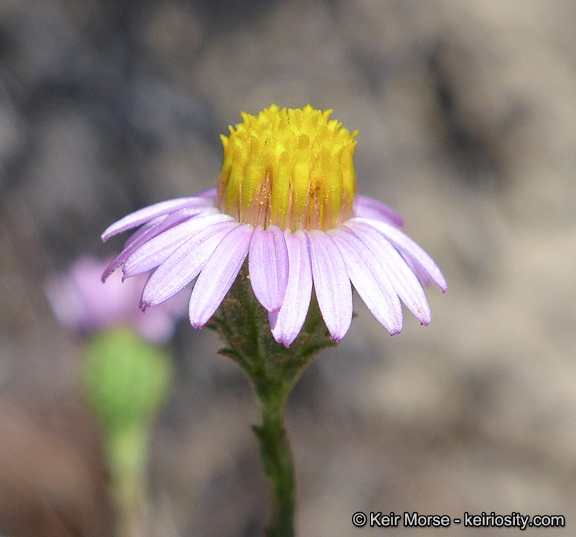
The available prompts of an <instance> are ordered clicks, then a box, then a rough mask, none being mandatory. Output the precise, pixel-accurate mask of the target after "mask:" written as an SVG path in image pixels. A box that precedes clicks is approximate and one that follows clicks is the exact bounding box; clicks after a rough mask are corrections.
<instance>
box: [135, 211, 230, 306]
mask: <svg viewBox="0 0 576 537" xmlns="http://www.w3.org/2000/svg"><path fill="white" fill-rule="evenodd" d="M238 225H239V224H238V223H237V222H235V221H230V220H227V221H225V222H219V223H216V224H213V225H211V226H209V227H207V228H205V229H203V230H202V231H201V232H200V233H197V234H196V235H195V236H194V237H193V238H191V239H190V240H188V241H186V242H185V243H184V244H182V245H181V246H180V247H179V248H177V249H176V250H174V251H173V252H172V253H171V254H170V255H169V256H168V257H167V259H166V261H164V262H163V263H162V264H161V265H160V266H159V267H158V268H157V269H156V270H155V271H154V272H153V273H152V275H151V276H150V278H149V279H148V282H147V283H146V287H145V288H144V292H143V293H142V300H141V304H140V307H141V308H142V309H145V308H147V307H148V306H155V305H156V304H160V303H161V302H164V301H165V300H167V299H168V298H170V297H171V296H173V295H175V294H176V293H177V292H178V291H180V290H181V289H182V288H183V287H185V286H186V285H187V284H188V283H190V282H191V281H192V280H193V279H194V278H196V276H198V274H199V273H200V271H201V270H202V269H203V268H204V265H205V264H206V262H207V261H208V259H209V258H210V256H211V255H212V254H213V253H214V250H215V249H216V247H217V246H218V244H220V241H221V240H222V239H223V238H224V237H225V236H226V235H227V234H228V233H230V231H231V230H232V229H234V228H235V227H237V226H238Z"/></svg>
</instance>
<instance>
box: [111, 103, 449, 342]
mask: <svg viewBox="0 0 576 537" xmlns="http://www.w3.org/2000/svg"><path fill="white" fill-rule="evenodd" d="M331 112H332V111H331V110H327V111H324V112H322V111H320V110H315V109H313V108H312V107H311V106H310V105H307V106H305V107H304V108H303V109H286V108H282V109H279V108H278V107H277V106H275V105H272V106H271V107H269V108H267V109H265V110H263V111H262V112H260V113H259V114H258V115H257V116H252V115H249V114H243V115H242V117H243V120H244V121H243V123H240V124H238V125H236V127H230V134H229V136H221V139H222V143H223V145H224V162H223V165H222V171H221V173H220V178H219V182H218V187H217V188H212V189H209V190H207V191H205V192H202V193H200V194H198V195H197V196H195V197H189V198H179V199H174V200H170V201H164V202H161V203H157V204H155V205H151V206H150V207H146V208H144V209H141V210H139V211H136V212H134V213H132V214H130V215H128V216H126V217H124V218H122V219H121V220H119V221H118V222H116V223H115V224H113V225H111V226H110V227H109V228H108V229H107V230H106V231H105V232H104V233H103V235H102V239H103V240H104V241H106V240H107V239H108V238H110V237H112V236H113V235H116V234H118V233H121V232H123V231H127V230H129V229H133V228H135V227H138V226H142V227H140V229H139V230H138V231H136V232H135V233H134V234H133V235H132V236H131V237H130V238H129V239H128V241H127V242H126V244H125V246H124V250H123V251H122V252H121V253H120V255H119V256H118V257H116V259H114V261H112V262H111V263H110V265H109V266H108V267H107V269H106V270H105V271H104V274H103V280H105V279H106V278H107V277H108V276H109V275H110V274H111V273H112V272H113V271H114V270H116V269H117V268H119V267H120V266H122V267H123V273H124V278H129V277H132V276H136V275H138V274H142V273H144V272H147V271H150V270H152V269H154V272H153V273H152V274H151V276H150V278H149V279H148V282H147V283H146V286H145V287H144V291H143V293H142V297H141V302H140V307H141V308H142V310H145V309H146V308H148V307H149V306H155V305H157V304H160V303H161V302H163V301H165V300H167V299H168V298H170V297H171V296H173V295H174V294H176V293H177V292H178V291H180V290H181V289H182V288H183V287H184V286H185V285H186V284H188V283H189V282H191V281H193V280H194V279H195V278H197V280H196V284H195V286H194V289H193V291H192V295H191V297H190V304H189V316H190V322H191V324H192V326H194V327H195V328H200V327H202V326H203V325H204V324H206V323H207V322H208V320H209V319H210V318H211V317H212V315H213V314H214V313H215V311H216V309H217V308H218V306H219V305H220V303H221V302H222V300H223V299H224V297H225V296H226V294H227V292H228V290H229V289H230V287H231V286H232V284H233V282H234V280H235V279H236V277H237V276H238V273H239V271H240V269H241V267H242V265H243V264H244V261H245V260H246V258H247V257H248V271H249V277H250V282H251V285H252V289H253V291H254V295H255V296H256V298H257V299H258V301H259V302H260V304H261V305H262V306H263V307H264V308H265V309H266V310H267V311H268V315H269V320H270V328H271V331H272V334H273V336H274V338H275V339H276V341H278V342H279V343H282V344H284V345H285V346H286V347H288V346H289V345H290V344H291V343H292V342H293V341H294V340H295V339H296V337H297V336H298V334H299V333H300V330H301V328H302V326H303V324H304V321H305V319H306V314H307V312H308V307H309V305H310V300H311V296H312V295H311V293H312V288H314V291H315V294H316V297H317V300H318V305H319V308H320V311H321V313H322V317H323V319H324V322H325V324H326V327H327V329H328V331H329V333H330V336H331V338H332V339H334V340H340V339H342V338H343V337H344V335H345V334H346V332H347V331H348V329H349V327H350V323H351V320H352V288H351V283H352V285H353V286H354V288H355V289H356V291H357V292H358V294H359V295H360V297H361V298H362V300H363V301H364V302H365V304H366V305H367V307H368V308H369V310H370V311H371V312H372V314H373V315H374V316H375V317H376V319H377V320H378V321H379V322H380V323H381V324H382V325H384V327H385V328H386V329H387V330H388V331H389V332H390V333H391V334H397V333H399V332H400V331H401V330H402V306H401V302H400V301H402V302H404V304H405V305H406V307H407V308H408V309H409V310H410V311H411V312H412V313H413V314H414V315H415V316H416V318H417V319H418V320H419V321H420V322H421V323H422V324H424V325H426V324H428V323H429V322H430V308H429V305H428V302H427V300H426V296H425V294H424V291H423V289H422V286H421V284H420V282H419V279H420V280H421V281H422V282H423V283H424V284H429V283H435V284H436V285H437V286H438V287H439V288H440V289H441V290H442V291H445V290H446V282H445V280H444V277H443V276H442V273H441V272H440V270H439V268H438V267H437V266H436V264H435V263H434V261H433V260H432V259H431V258H430V257H429V255H428V254H427V253H426V252H425V251H424V250H423V249H422V248H421V247H420V246H418V245H417V244H416V243H415V242H414V241H413V240H412V239H410V238H409V237H408V236H407V235H405V234H404V233H403V232H402V231H400V228H401V227H402V219H401V217H400V216H399V215H398V214H397V213H396V212H395V211H394V210H393V209H391V208H389V207H387V206H386V205H384V204H383V203H381V202H379V201H376V200H374V199H371V198H368V197H365V196H362V195H359V194H357V192H356V190H357V189H356V174H355V171H354V163H353V154H354V149H355V146H356V140H355V138H356V134H357V132H356V131H355V132H352V133H350V132H349V131H348V130H347V129H346V128H344V127H342V124H341V123H340V122H338V121H336V120H331V119H329V116H330V114H331Z"/></svg>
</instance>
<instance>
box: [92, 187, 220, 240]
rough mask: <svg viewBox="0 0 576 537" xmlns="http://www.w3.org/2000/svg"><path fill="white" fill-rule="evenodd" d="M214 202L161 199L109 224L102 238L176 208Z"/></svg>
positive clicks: (212, 202) (205, 204)
mask: <svg viewBox="0 0 576 537" xmlns="http://www.w3.org/2000/svg"><path fill="white" fill-rule="evenodd" d="M213 204H214V201H213V200H212V199H211V198H197V197H193V198H177V199H173V200H167V201H161V202H160V203H155V204H153V205H150V206H148V207H144V208H143V209H139V210H138V211H135V212H133V213H130V214H129V215H127V216H125V217H124V218H121V219H120V220H118V221H117V222H115V223H114V224H112V225H111V226H109V227H108V228H107V229H106V230H105V231H104V233H102V240H103V241H104V242H106V241H107V240H108V239H109V238H110V237H112V236H113V235H117V234H118V233H122V232H123V231H127V230H128V229H132V228H134V227H137V226H140V225H142V224H145V223H146V222H149V221H150V220H152V219H154V218H158V217H159V216H164V215H166V214H170V213H173V212H174V211H177V210H178V209H183V208H185V207H209V206H211V205H213Z"/></svg>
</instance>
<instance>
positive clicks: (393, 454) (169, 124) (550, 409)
mask: <svg viewBox="0 0 576 537" xmlns="http://www.w3.org/2000/svg"><path fill="white" fill-rule="evenodd" d="M272 102H275V103H277V104H279V105H281V106H303V105H304V104H306V103H308V102H310V103H312V104H313V105H314V106H315V107H317V108H333V109H334V114H333V115H334V117H336V118H338V119H339V120H341V121H343V123H344V124H345V125H346V126H347V127H348V128H350V129H351V130H352V129H359V131H360V134H359V136H358V149H357V154H356V167H357V172H358V182H359V187H360V190H361V191H362V192H363V193H365V194H367V195H371V196H373V197H376V198H379V199H381V200H383V201H385V202H387V203H388V204H390V205H392V206H393V207H395V208H396V209H398V210H399V211H400V213H401V214H403V216H404V217H405V219H406V222H407V225H406V231H407V232H408V233H409V234H410V235H411V236H412V237H413V238H414V239H416V240H417V241H418V242H419V243H420V244H421V245H423V246H424V247H425V248H426V249H427V251H428V252H429V253H430V254H431V255H432V256H433V257H434V258H435V259H436V260H437V261H438V263H439V265H440V266H441V268H442V269H443V271H444V274H445V276H446V278H447V280H448V283H449V290H448V292H447V293H446V294H445V295H442V294H441V293H440V292H439V291H438V290H437V289H430V290H429V292H428V296H429V299H430V302H431V307H432V312H433V317H434V318H433V322H432V324H431V325H430V326H428V327H426V328H422V327H420V326H419V324H418V322H417V321H416V320H415V319H414V318H412V317H411V316H409V315H406V322H405V329H404V331H403V333H402V334H401V335H399V336H396V337H393V338H391V337H390V336H389V335H388V334H387V332H386V331H385V330H384V329H383V328H382V327H381V326H380V325H379V324H378V323H377V322H376V321H375V320H374V319H373V318H372V317H371V315H370V314H369V312H368V311H367V310H366V308H365V307H364V305H363V304H361V302H360V301H358V302H357V304H356V312H357V313H358V317H357V318H356V319H355V321H354V323H353V326H352V329H351V330H350V333H349V335H348V336H347V337H346V338H345V339H344V340H343V342H342V343H341V344H340V345H339V346H338V347H337V348H336V349H332V350H330V351H328V352H325V353H324V354H323V355H322V356H321V357H320V358H319V359H318V360H317V361H316V362H315V363H314V364H313V366H312V367H311V369H310V370H309V371H307V372H306V374H305V375H304V377H303V378H302V380H301V382H300V384H299V385H298V387H297V389H296V391H295V392H294V394H293V396H292V398H291V400H290V404H289V413H288V418H287V428H288V432H289V435H290V437H291V441H292V447H293V451H294V456H295V460H296V466H297V472H298V478H299V489H298V491H299V512H298V529H299V535H300V536H302V537H308V536H323V535H330V536H332V537H346V536H352V535H359V534H360V533H362V534H367V535H376V534H381V533H385V534H386V535H387V536H388V537H394V536H404V535H412V534H413V533H414V535H416V534H418V535H419V536H422V537H425V536H427V535H440V533H441V534H442V535H463V536H466V537H468V536H477V535H478V536H484V535H486V536H488V535H504V534H506V535H508V533H509V532H510V531H518V530H505V529H500V530H498V529H494V530H490V529H471V528H468V529H467V528H463V527H458V526H456V527H451V528H450V529H449V530H438V529H434V528H428V529H418V530H410V529H404V528H401V527H400V528H396V529H394V528H390V529H383V528H380V529H373V530H371V529H369V528H364V529H363V530H358V529H355V528H354V527H353V526H352V524H351V516H352V514H353V513H354V512H356V511H359V510H361V511H366V512H368V511H383V512H387V511H395V512H396V513H402V512H404V511H418V512H419V513H423V514H448V515H450V516H452V517H457V516H462V514H463V513H464V511H468V512H471V513H475V514H480V513H481V512H482V511H486V512H491V511H494V512H496V513H497V514H510V513H511V512H520V513H522V514H525V515H536V514H563V515H565V516H566V520H567V528H565V529H545V530H538V529H531V530H528V531H527V533H528V534H531V535H540V534H544V533H545V534H546V535H548V536H555V535H568V534H570V532H571V531H573V530H570V529H569V528H570V527H572V528H573V527H574V525H575V524H576V509H575V508H574V505H576V352H575V351H576V274H575V270H574V269H575V267H576V247H575V246H576V201H575V200H576V179H575V172H576V3H574V2H573V1H571V0H498V1H496V0H484V1H482V2H477V1H473V0H431V1H427V2H418V1H415V0H276V1H268V2H265V1H263V0H244V1H242V0H156V1H154V2H152V1H150V0H1V1H0V439H1V440H0V534H1V533H4V535H5V536H10V537H17V536H19V535H26V536H44V535H46V536H86V537H92V536H94V537H96V536H107V535H110V534H111V529H110V528H111V527H112V525H113V523H114V520H113V519H114V514H113V512H112V510H111V508H110V504H109V501H108V499H107V496H106V494H105V493H106V483H107V480H106V479H107V478H106V471H105V467H104V463H103V461H102V455H101V449H100V443H99V440H98V434H97V432H96V430H95V427H94V421H93V419H92V418H91V416H90V413H89V411H88V410H87V408H86V406H85V404H84V403H83V400H82V398H81V395H80V394H81V390H80V388H79V381H78V365H79V356H80V354H79V347H78V342H77V341H75V340H74V339H73V338H72V337H71V336H69V335H68V334H67V333H66V332H65V331H64V330H63V329H62V328H60V327H59V326H58V324H57V322H56V321H55V319H54V318H53V316H52V313H51V310H50V308H49V306H48V304H47V301H46V298H45V296H44V292H43V287H42V283H43V282H44V281H45V280H46V278H47V277H48V275H49V274H50V273H51V272H52V271H54V270H62V269H64V268H66V266H67V265H68V264H69V263H70V262H71V261H72V260H73V259H75V258H76V257H77V256H79V255H81V254H85V253H92V254H95V255H98V256H101V257H104V256H107V255H110V254H111V253H113V252H115V251H117V250H118V249H119V248H120V246H121V244H122V240H121V239H119V240H115V241H114V240H113V241H111V242H110V244H107V245H102V244H101V243H100V241H99V235H100V233H101V231H102V230H103V229H104V228H105V227H106V226H107V225H108V224H110V223H111V222H112V221H114V220H116V219H117V218H119V217H120V216H122V215H124V214H126V213H127V212H129V211H131V210H134V209H136V208H139V207H142V206H144V205H146V204H149V203H151V202H155V201H159V200H162V199H168V198H172V197H177V196H186V195H191V194H192V193H195V192H197V191H199V190H202V189H204V188H207V187H210V186H212V185H213V184H214V183H215V181H216V178H217V175H218V171H219V165H220V158H221V147H220V140H219V138H218V135H219V133H224V132H226V129H227V126H228V124H230V123H237V122H239V121H240V111H247V112H250V113H257V112H258V111H259V110H260V109H261V108H263V107H265V106H268V105H269V104H270V103H272ZM174 349H175V353H176V356H177V370H178V375H177V382H176V385H175V388H174V392H173V395H172V398H171V400H170V403H169V405H168V407H167V408H166V410H165V412H164V413H163V415H162V417H161V419H160V420H159V423H158V426H157V428H156V431H155V435H154V441H153V448H152V461H151V466H150V487H151V505H150V512H151V514H152V516H151V519H152V520H153V523H151V525H150V528H149V532H148V533H147V536H150V537H155V536H162V537H184V536H186V537H188V536H189V537H193V536H200V537H216V536H231V537H232V536H239V537H240V536H244V537H250V536H256V535H261V532H262V528H263V526H264V525H265V524H266V522H267V520H268V516H269V509H270V505H269V495H268V490H267V484H266V482H265V481H264V480H263V479H262V477H261V474H260V468H259V461H258V457H257V449H256V442H255V440H254V438H253V435H252V433H251V431H250V425H251V424H252V423H255V422H256V421H257V420H258V415H257V409H256V407H255V403H254V401H253V399H252V395H251V393H250V389H249V386H248V385H247V383H246V381H245V380H244V378H243V377H242V376H241V375H240V373H239V371H238V369H237V368H236V367H235V365H234V364H233V363H231V362H229V360H227V359H226V358H223V357H221V356H219V355H217V354H216V351H217V349H218V341H217V340H216V337H215V336H214V335H213V334H212V333H210V332H207V331H195V330H193V329H192V328H190V326H189V325H187V323H185V322H183V323H182V325H181V326H180V327H179V329H178V332H177V335H176V338H175V341H174ZM3 537H4V536H3Z"/></svg>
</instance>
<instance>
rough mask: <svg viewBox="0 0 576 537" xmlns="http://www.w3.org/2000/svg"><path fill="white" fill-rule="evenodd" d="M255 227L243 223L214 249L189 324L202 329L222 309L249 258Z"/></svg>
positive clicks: (199, 283) (197, 289) (193, 301)
mask: <svg viewBox="0 0 576 537" xmlns="http://www.w3.org/2000/svg"><path fill="white" fill-rule="evenodd" d="M253 231H254V230H253V228H252V226H251V225H249V224H241V225H239V226H237V227H235V228H234V229H233V230H232V231H230V232H229V233H228V234H227V235H226V236H225V237H224V238H223V239H222V240H221V241H220V244H218V246H217V247H216V249H215V250H214V253H213V254H212V256H211V257H210V259H208V262H207V263H206V266H205V267H204V269H203V270H202V272H201V273H200V276H198V280H197V281H196V285H195V286H194V290H193V291H192V296H191V297H190V310H189V313H190V323H191V324H192V326H193V327H194V328H201V327H202V326H204V325H205V324H206V323H207V322H208V321H209V320H210V317H212V315H214V312H215V311H216V310H217V309H218V306H220V303H221V302H222V300H223V299H224V297H225V296H226V293H227V292H228V290H229V289H230V287H231V286H232V284H233V283H234V280H235V279H236V276H238V272H240V268H241V267H242V263H244V260H245V259H246V256H247V255H248V248H249V247H250V239H251V238H252V233H253Z"/></svg>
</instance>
